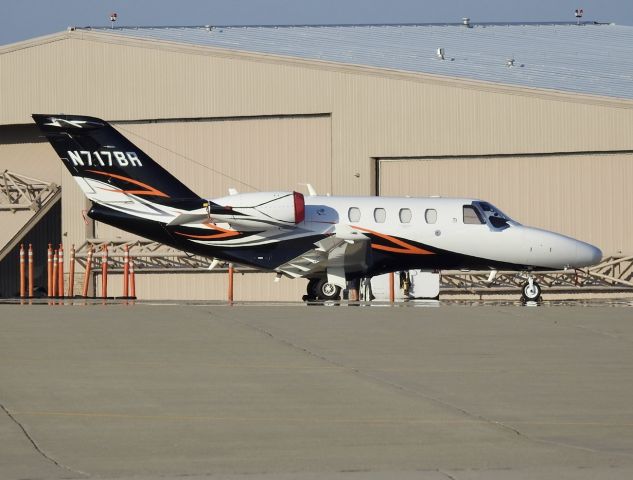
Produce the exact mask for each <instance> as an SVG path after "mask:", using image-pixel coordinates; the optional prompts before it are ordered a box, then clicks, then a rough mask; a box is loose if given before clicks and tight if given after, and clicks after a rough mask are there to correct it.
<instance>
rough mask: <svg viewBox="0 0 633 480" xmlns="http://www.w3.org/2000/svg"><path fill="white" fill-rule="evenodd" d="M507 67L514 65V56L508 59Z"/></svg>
mask: <svg viewBox="0 0 633 480" xmlns="http://www.w3.org/2000/svg"><path fill="white" fill-rule="evenodd" d="M506 67H508V68H512V67H514V58H508V59H507V60H506Z"/></svg>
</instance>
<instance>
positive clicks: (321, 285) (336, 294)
mask: <svg viewBox="0 0 633 480" xmlns="http://www.w3.org/2000/svg"><path fill="white" fill-rule="evenodd" d="M316 295H317V298H318V299H319V300H339V299H340V298H341V287H337V286H336V285H334V284H333V283H330V282H328V281H327V279H326V278H322V279H321V280H319V281H318V283H317V285H316Z"/></svg>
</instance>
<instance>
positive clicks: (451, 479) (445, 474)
mask: <svg viewBox="0 0 633 480" xmlns="http://www.w3.org/2000/svg"><path fill="white" fill-rule="evenodd" d="M437 472H438V473H441V474H442V475H444V476H446V477H448V478H449V479H450V480H457V478H456V477H453V476H452V475H451V474H449V473H446V472H445V471H444V470H441V469H439V468H438V469H437Z"/></svg>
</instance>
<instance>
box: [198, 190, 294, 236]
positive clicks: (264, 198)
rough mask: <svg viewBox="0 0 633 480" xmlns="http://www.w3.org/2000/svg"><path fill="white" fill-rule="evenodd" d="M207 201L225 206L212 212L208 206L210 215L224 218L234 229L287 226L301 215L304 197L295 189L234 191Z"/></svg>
mask: <svg viewBox="0 0 633 480" xmlns="http://www.w3.org/2000/svg"><path fill="white" fill-rule="evenodd" d="M211 201H212V202H213V204H215V205H219V206H221V207H224V209H225V211H224V212H222V213H214V212H213V208H212V209H211V211H210V216H211V218H212V219H214V220H215V221H217V222H226V223H228V224H230V225H231V226H232V227H233V228H235V229H236V230H262V229H267V228H275V227H281V228H288V227H294V226H295V225H297V224H298V223H301V222H303V221H304V219H305V201H304V198H303V195H302V194H301V193H298V192H254V193H238V194H236V195H230V196H228V197H222V198H216V199H213V200H211ZM225 212H226V213H225ZM229 212H230V213H229Z"/></svg>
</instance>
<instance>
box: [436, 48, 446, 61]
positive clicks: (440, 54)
mask: <svg viewBox="0 0 633 480" xmlns="http://www.w3.org/2000/svg"><path fill="white" fill-rule="evenodd" d="M435 56H436V57H437V58H439V59H440V60H444V49H443V48H442V47H440V48H438V49H437V51H436V52H435Z"/></svg>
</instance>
